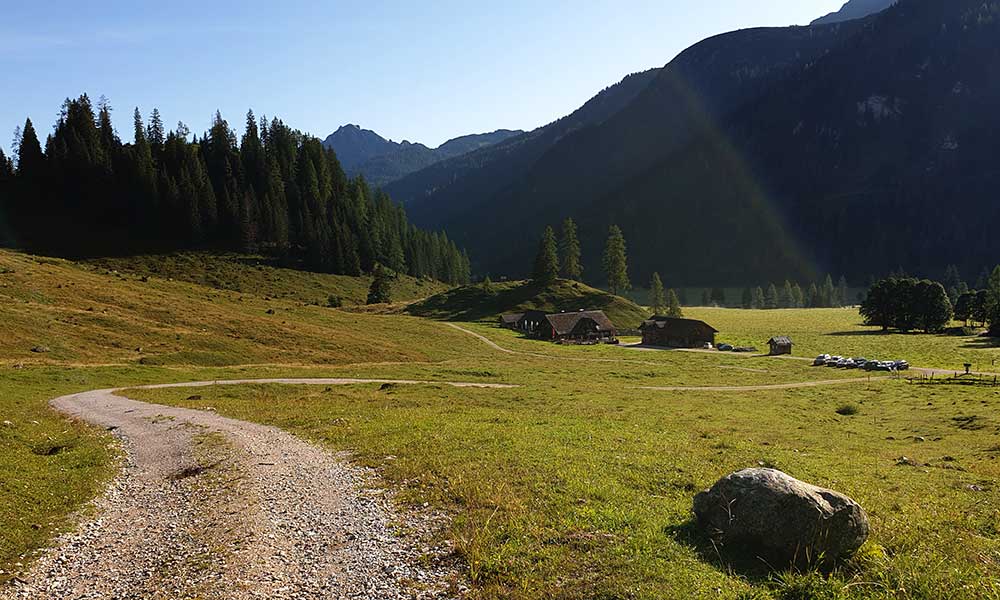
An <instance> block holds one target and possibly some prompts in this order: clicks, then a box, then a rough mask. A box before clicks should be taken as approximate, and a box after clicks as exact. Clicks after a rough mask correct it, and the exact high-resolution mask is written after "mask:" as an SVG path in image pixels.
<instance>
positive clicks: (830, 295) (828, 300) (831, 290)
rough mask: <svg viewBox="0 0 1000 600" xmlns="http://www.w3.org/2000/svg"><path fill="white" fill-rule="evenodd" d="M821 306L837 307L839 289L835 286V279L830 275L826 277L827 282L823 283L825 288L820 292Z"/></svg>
mask: <svg viewBox="0 0 1000 600" xmlns="http://www.w3.org/2000/svg"><path fill="white" fill-rule="evenodd" d="M820 297H821V298H822V300H821V303H822V304H821V305H822V306H823V307H824V308H830V307H832V306H837V305H838V303H837V288H835V287H834V286H833V278H832V277H830V276H829V275H827V276H826V280H825V281H824V282H823V288H822V289H821V290H820Z"/></svg>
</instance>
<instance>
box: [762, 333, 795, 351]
mask: <svg viewBox="0 0 1000 600" xmlns="http://www.w3.org/2000/svg"><path fill="white" fill-rule="evenodd" d="M767 345H768V346H770V347H771V356H780V355H782V354H791V353H792V338H790V337H788V336H787V335H779V336H775V337H773V338H771V339H769V340H767Z"/></svg>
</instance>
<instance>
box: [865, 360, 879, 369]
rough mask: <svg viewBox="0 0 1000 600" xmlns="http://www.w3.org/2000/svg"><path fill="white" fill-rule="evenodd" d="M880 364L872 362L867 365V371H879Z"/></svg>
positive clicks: (875, 361)
mask: <svg viewBox="0 0 1000 600" xmlns="http://www.w3.org/2000/svg"><path fill="white" fill-rule="evenodd" d="M878 365H879V362H878V361H877V360H870V361H868V362H866V363H865V371H875V370H877V369H878Z"/></svg>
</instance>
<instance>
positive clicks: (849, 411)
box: [837, 404, 861, 417]
mask: <svg viewBox="0 0 1000 600" xmlns="http://www.w3.org/2000/svg"><path fill="white" fill-rule="evenodd" d="M859 412H861V408H860V407H859V406H858V405H857V404H844V405H842V406H841V407H840V408H838V409H837V414H838V415H844V416H845V417H850V416H853V415H856V414H858V413H859Z"/></svg>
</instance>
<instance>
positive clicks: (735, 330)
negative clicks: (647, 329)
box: [684, 308, 1000, 372]
mask: <svg viewBox="0 0 1000 600" xmlns="http://www.w3.org/2000/svg"><path fill="white" fill-rule="evenodd" d="M684 314H685V315H686V316H688V317H692V318H695V319H702V320H704V321H705V322H707V323H709V324H710V325H712V326H713V327H715V328H716V329H718V330H719V335H718V340H719V341H720V342H729V343H731V344H735V345H753V346H757V347H758V348H766V346H767V345H766V343H765V342H766V341H767V340H768V339H770V338H771V337H772V336H775V335H787V336H790V337H791V338H792V340H793V341H794V342H795V354H796V355H797V356H804V357H808V358H814V357H816V356H818V355H820V354H839V355H841V356H864V357H867V358H869V359H877V360H895V359H906V360H908V361H910V363H911V364H913V365H914V366H920V367H928V368H939V369H953V370H956V371H962V370H963V367H962V365H963V364H964V363H967V362H968V363H972V364H973V368H974V369H975V370H976V371H980V372H998V369H1000V367H998V366H997V364H996V361H1000V345H997V344H996V343H995V342H994V340H992V339H991V338H984V337H978V336H961V335H952V334H948V333H941V334H932V335H929V334H923V333H906V334H902V333H883V332H882V331H881V329H879V328H878V327H865V326H864V325H863V324H862V322H861V317H860V316H859V315H858V310H857V308H810V309H804V308H799V309H778V310H742V309H725V308H685V309H684Z"/></svg>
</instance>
